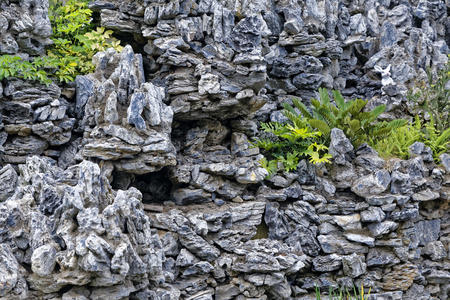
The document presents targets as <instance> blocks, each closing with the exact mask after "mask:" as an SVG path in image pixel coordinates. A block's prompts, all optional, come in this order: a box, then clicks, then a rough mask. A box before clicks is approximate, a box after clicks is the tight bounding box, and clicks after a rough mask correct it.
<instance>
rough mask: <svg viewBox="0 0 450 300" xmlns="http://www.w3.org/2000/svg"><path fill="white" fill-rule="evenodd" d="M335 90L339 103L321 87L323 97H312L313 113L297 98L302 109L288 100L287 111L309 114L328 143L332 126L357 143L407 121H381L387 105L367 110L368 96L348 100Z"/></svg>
mask: <svg viewBox="0 0 450 300" xmlns="http://www.w3.org/2000/svg"><path fill="white" fill-rule="evenodd" d="M332 94H333V97H334V101H335V102H336V106H335V105H333V104H332V103H331V101H330V97H329V95H328V91H327V90H326V89H325V88H319V95H320V98H319V100H317V99H311V109H312V113H311V112H310V111H309V110H308V108H307V107H306V105H305V104H303V103H302V102H301V101H300V100H298V99H293V103H294V106H295V107H296V108H297V109H298V110H299V112H300V113H298V112H297V111H296V110H295V109H294V108H293V107H292V106H291V105H289V104H287V103H284V104H283V107H284V108H285V110H286V113H285V115H286V116H287V117H288V118H289V119H291V120H292V119H294V118H306V119H307V121H308V124H309V125H310V126H311V127H313V128H315V129H317V130H319V131H320V132H321V133H322V134H323V136H324V139H325V140H324V142H325V143H329V142H330V133H331V129H333V128H339V129H341V130H342V131H343V132H344V133H345V135H346V136H347V137H348V138H349V140H350V141H351V142H352V144H353V145H354V146H355V147H358V146H359V145H361V144H362V143H364V142H368V141H369V140H373V141H376V140H379V139H383V138H385V137H386V136H388V135H389V134H391V133H392V132H393V131H395V130H396V129H397V128H400V127H402V126H404V125H405V124H406V123H407V121H406V120H403V119H398V120H393V121H391V122H385V121H383V122H379V121H377V118H378V116H379V115H380V114H381V113H383V112H384V110H385V108H386V106H385V105H379V106H377V107H376V108H374V109H373V110H372V111H364V110H365V108H366V105H367V103H368V100H365V101H364V100H362V99H354V100H351V101H348V102H346V101H345V100H344V98H343V97H342V95H341V93H339V91H336V90H334V91H332Z"/></svg>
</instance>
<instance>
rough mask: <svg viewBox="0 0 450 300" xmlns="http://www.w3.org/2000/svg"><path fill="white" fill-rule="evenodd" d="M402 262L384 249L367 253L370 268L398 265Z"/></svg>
mask: <svg viewBox="0 0 450 300" xmlns="http://www.w3.org/2000/svg"><path fill="white" fill-rule="evenodd" d="M399 262H400V260H399V259H398V258H397V256H396V255H395V254H394V253H393V252H392V251H390V250H387V249H383V248H371V249H369V253H367V259H366V263H367V266H368V267H372V266H384V265H390V264H398V263H399Z"/></svg>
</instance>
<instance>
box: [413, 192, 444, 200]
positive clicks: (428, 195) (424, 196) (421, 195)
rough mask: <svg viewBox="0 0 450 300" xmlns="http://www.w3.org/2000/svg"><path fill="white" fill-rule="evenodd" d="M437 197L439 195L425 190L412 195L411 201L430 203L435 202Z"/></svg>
mask: <svg viewBox="0 0 450 300" xmlns="http://www.w3.org/2000/svg"><path fill="white" fill-rule="evenodd" d="M439 197H440V195H439V193H437V192H434V191H432V190H430V189H426V190H423V191H420V192H417V193H415V194H413V195H412V199H413V200H414V201H431V200H436V199H438V198H439Z"/></svg>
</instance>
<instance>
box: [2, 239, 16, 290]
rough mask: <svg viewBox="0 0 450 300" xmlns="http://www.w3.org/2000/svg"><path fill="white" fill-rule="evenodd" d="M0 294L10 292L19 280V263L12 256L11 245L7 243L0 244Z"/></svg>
mask: <svg viewBox="0 0 450 300" xmlns="http://www.w3.org/2000/svg"><path fill="white" fill-rule="evenodd" d="M0 257H1V258H2V259H1V260H0V262H1V263H0V264H1V268H0V270H1V272H0V283H1V288H0V295H1V296H5V295H7V294H8V293H10V292H11V291H12V290H13V289H14V287H15V286H16V284H17V283H18V282H19V279H20V273H19V263H18V262H17V260H16V258H15V257H14V254H13V251H12V250H11V247H10V246H9V245H7V244H0Z"/></svg>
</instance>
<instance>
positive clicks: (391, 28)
mask: <svg viewBox="0 0 450 300" xmlns="http://www.w3.org/2000/svg"><path fill="white" fill-rule="evenodd" d="M397 41H398V37H397V29H396V28H395V25H394V24H392V23H391V22H390V21H389V20H386V21H384V22H383V25H382V26H381V38H380V46H381V47H380V48H386V47H391V46H393V45H396V43H397Z"/></svg>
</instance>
